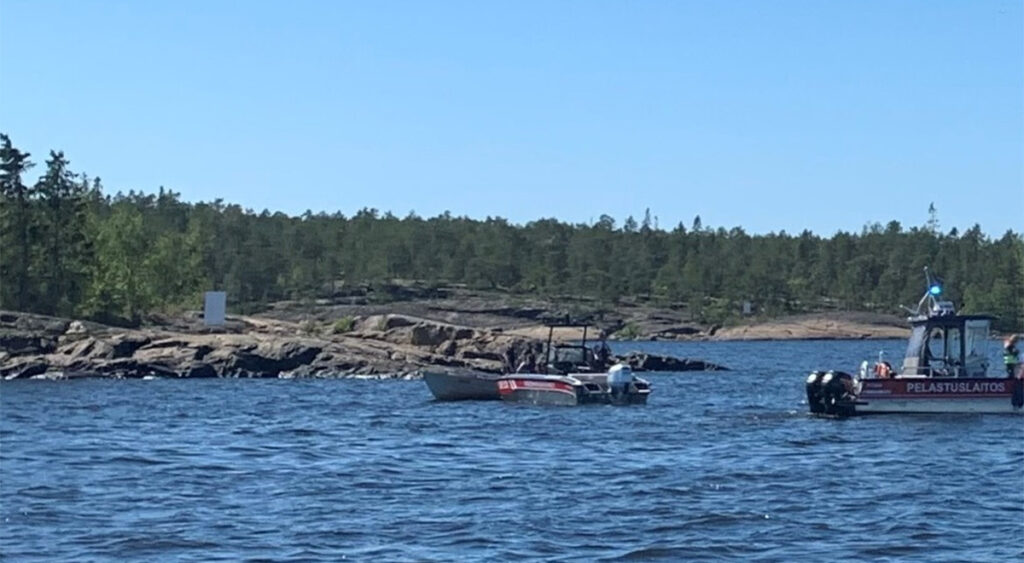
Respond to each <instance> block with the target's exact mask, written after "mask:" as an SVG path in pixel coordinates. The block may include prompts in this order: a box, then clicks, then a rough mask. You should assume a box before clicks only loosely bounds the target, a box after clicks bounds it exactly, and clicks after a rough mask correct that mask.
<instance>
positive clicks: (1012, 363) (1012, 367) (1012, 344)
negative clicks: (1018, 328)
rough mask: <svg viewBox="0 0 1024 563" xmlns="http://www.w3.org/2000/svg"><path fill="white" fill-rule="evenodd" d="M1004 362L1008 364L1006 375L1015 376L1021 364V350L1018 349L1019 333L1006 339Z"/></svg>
mask: <svg viewBox="0 0 1024 563" xmlns="http://www.w3.org/2000/svg"><path fill="white" fill-rule="evenodd" d="M1003 363H1004V364H1006V377H1013V376H1015V375H1016V374H1017V366H1018V364H1020V351H1019V350H1017V335H1016V334H1014V335H1013V336H1011V337H1009V338H1007V339H1006V343H1005V344H1003Z"/></svg>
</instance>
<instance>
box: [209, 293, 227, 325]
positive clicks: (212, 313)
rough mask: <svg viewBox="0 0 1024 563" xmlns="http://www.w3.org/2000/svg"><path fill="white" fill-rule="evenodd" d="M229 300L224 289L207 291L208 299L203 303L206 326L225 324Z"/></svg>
mask: <svg viewBox="0 0 1024 563" xmlns="http://www.w3.org/2000/svg"><path fill="white" fill-rule="evenodd" d="M227 302H228V294H227V293H225V292H223V291H207V292H206V301H205V304H204V305H203V324H205V325H206V326H223V325H224V313H225V311H226V310H227Z"/></svg>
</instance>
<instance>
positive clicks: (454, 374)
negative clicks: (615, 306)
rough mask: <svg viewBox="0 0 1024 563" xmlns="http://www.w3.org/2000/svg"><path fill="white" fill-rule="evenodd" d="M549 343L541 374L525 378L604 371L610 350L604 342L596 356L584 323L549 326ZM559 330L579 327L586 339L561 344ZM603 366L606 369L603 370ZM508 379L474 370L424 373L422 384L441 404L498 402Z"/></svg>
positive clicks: (598, 377)
mask: <svg viewBox="0 0 1024 563" xmlns="http://www.w3.org/2000/svg"><path fill="white" fill-rule="evenodd" d="M547 326H548V340H547V346H546V348H545V350H546V353H545V358H544V360H543V363H542V364H541V365H540V366H539V367H538V368H537V369H538V370H540V371H542V373H541V374H523V375H525V376H529V377H533V376H541V377H549V375H548V374H551V375H550V377H556V374H557V375H559V376H567V375H569V374H571V373H575V374H577V375H579V376H580V377H584V376H587V377H589V372H591V371H596V370H604V369H605V368H606V367H607V363H605V362H607V361H608V355H610V353H611V351H610V349H609V348H608V345H607V343H605V342H604V341H602V342H601V344H600V346H599V347H598V348H597V351H598V352H604V354H601V355H599V354H597V353H595V351H594V350H592V349H591V348H589V347H588V346H587V330H588V328H589V325H587V324H583V323H574V322H570V321H569V319H566V320H565V321H564V322H561V321H560V322H552V323H548V325H547ZM559 328H579V329H582V330H583V340H582V342H580V343H578V344H571V343H558V342H555V341H554V332H555V330H556V329H559ZM601 366H604V367H601ZM593 375H594V376H595V377H596V378H597V379H599V380H600V379H602V378H607V374H606V373H595V374H593ZM505 377H508V376H507V375H501V374H496V373H485V372H479V371H472V370H462V371H427V372H424V373H423V381H425V382H426V384H427V388H428V389H430V392H431V393H432V394H433V395H434V398H436V399H437V400H438V401H489V400H495V401H496V400H498V399H501V398H502V396H501V394H500V393H499V392H498V391H499V389H498V380H500V379H502V378H505Z"/></svg>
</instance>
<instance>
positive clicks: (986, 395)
mask: <svg viewBox="0 0 1024 563" xmlns="http://www.w3.org/2000/svg"><path fill="white" fill-rule="evenodd" d="M1022 402H1024V380H1020V379H1008V378H1001V379H1000V378H970V379H968V378H896V379H867V380H864V381H862V382H861V385H860V392H859V393H858V394H857V397H856V401H855V403H854V411H855V413H856V414H882V413H991V414H1000V413H1005V414H1013V413H1016V414H1021V413H1022V412H1024V411H1022V409H1021V403H1022Z"/></svg>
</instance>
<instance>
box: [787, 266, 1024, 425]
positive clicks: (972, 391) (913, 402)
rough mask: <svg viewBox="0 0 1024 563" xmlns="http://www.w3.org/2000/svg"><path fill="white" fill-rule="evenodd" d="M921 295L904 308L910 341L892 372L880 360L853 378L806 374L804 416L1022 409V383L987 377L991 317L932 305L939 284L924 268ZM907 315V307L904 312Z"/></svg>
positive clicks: (839, 373) (935, 302)
mask: <svg viewBox="0 0 1024 563" xmlns="http://www.w3.org/2000/svg"><path fill="white" fill-rule="evenodd" d="M925 279H926V281H927V282H928V290H927V291H926V292H925V294H924V296H922V297H921V300H920V301H919V302H918V304H917V308H916V309H913V310H910V312H911V313H912V315H911V316H910V317H909V318H908V319H907V320H908V322H909V323H910V326H911V334H910V339H909V341H908V343H907V350H906V353H905V354H904V358H903V365H902V368H901V369H900V370H898V371H897V370H895V369H894V368H893V367H892V366H891V365H889V363H888V362H886V361H884V360H883V358H882V357H881V355H880V356H879V358H878V360H877V361H875V362H874V365H872V366H870V367H869V362H868V361H864V362H862V363H861V365H860V369H859V370H858V371H857V373H856V374H851V373H848V372H844V371H839V370H828V371H814V372H812V373H811V374H810V375H809V376H807V380H806V392H807V405H808V407H809V409H810V412H811V413H812V414H816V415H827V416H840V417H845V416H853V415H860V414H882V413H1007V414H1010V413H1013V414H1021V413H1022V412H1024V411H1022V407H1024V378H1022V373H1021V372H1020V371H1018V372H1017V373H1016V374H1006V373H1001V374H991V373H989V368H990V365H989V364H990V359H989V355H988V345H989V342H990V327H991V322H992V321H993V320H994V317H992V316H989V315H960V314H957V312H956V310H955V308H954V306H953V303H952V302H950V301H940V300H939V298H940V296H941V295H942V286H941V284H940V283H939V282H938V281H937V280H935V279H934V278H933V277H932V276H931V275H930V274H929V273H928V269H927V268H925ZM908 310H909V309H908Z"/></svg>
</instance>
